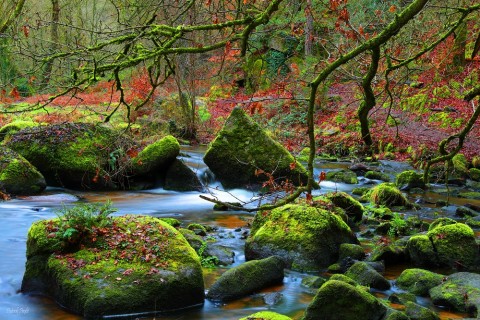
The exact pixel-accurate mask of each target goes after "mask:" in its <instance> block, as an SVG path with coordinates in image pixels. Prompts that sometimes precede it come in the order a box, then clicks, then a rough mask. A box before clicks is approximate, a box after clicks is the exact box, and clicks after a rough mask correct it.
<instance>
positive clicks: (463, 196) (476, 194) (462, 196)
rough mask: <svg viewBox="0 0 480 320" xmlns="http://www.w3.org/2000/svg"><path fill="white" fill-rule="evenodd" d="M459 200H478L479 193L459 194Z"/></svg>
mask: <svg viewBox="0 0 480 320" xmlns="http://www.w3.org/2000/svg"><path fill="white" fill-rule="evenodd" d="M458 196H459V197H460V198H465V199H474V200H480V192H475V191H471V192H460V193H459V194H458Z"/></svg>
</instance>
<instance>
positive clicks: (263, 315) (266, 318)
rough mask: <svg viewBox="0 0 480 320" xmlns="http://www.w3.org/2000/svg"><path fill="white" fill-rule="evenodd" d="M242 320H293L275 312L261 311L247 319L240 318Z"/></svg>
mask: <svg viewBox="0 0 480 320" xmlns="http://www.w3.org/2000/svg"><path fill="white" fill-rule="evenodd" d="M240 320H292V318H290V317H287V316H284V315H283V314H279V313H276V312H273V311H260V312H257V313H254V314H251V315H249V316H247V317H244V318H240Z"/></svg>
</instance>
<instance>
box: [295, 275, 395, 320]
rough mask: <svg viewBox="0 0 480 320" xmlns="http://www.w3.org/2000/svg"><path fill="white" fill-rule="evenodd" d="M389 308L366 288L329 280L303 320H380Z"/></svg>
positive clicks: (307, 310) (314, 299)
mask: <svg viewBox="0 0 480 320" xmlns="http://www.w3.org/2000/svg"><path fill="white" fill-rule="evenodd" d="M386 312H387V308H386V307H385V305H383V304H382V303H381V302H380V301H379V300H378V299H377V298H375V297H374V296H373V295H372V294H370V293H369V292H366V291H365V289H364V287H361V286H353V285H351V284H348V283H346V282H343V281H338V280H329V281H327V282H326V283H325V284H324V285H323V286H322V287H321V288H320V289H319V290H318V291H317V294H316V295H315V297H314V298H313V301H312V302H311V303H310V305H309V306H308V307H307V309H306V311H305V314H304V316H303V318H302V320H358V319H362V320H379V319H382V318H383V317H384V316H385V314H386Z"/></svg>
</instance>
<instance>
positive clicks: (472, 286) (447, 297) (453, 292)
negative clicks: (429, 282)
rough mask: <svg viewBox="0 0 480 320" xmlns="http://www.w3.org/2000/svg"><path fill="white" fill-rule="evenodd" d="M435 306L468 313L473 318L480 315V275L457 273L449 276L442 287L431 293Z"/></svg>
mask: <svg viewBox="0 0 480 320" xmlns="http://www.w3.org/2000/svg"><path fill="white" fill-rule="evenodd" d="M429 293H430V297H431V299H432V302H433V303H434V304H435V305H438V306H443V307H446V308H450V309H452V310H453V311H458V312H467V313H469V314H470V315H472V316H477V317H478V315H479V314H480V275H479V274H477V273H469V272H457V273H454V274H451V275H449V276H448V277H447V278H446V280H445V281H444V282H442V283H441V284H440V285H438V286H436V287H433V288H432V289H430V291H429Z"/></svg>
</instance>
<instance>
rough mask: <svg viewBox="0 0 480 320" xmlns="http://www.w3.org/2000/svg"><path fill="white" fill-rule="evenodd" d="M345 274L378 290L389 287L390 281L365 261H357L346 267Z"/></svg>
mask: <svg viewBox="0 0 480 320" xmlns="http://www.w3.org/2000/svg"><path fill="white" fill-rule="evenodd" d="M345 275H346V276H347V277H349V278H352V279H353V280H355V281H356V282H357V283H359V284H361V285H364V286H368V287H371V288H374V289H379V290H388V289H390V282H388V280H387V279H385V278H384V277H383V276H382V275H381V274H380V273H378V272H377V270H375V269H374V268H373V267H372V266H370V265H369V264H367V263H366V262H363V261H359V262H356V263H354V264H353V265H352V266H351V267H350V268H348V270H347V272H345Z"/></svg>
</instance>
